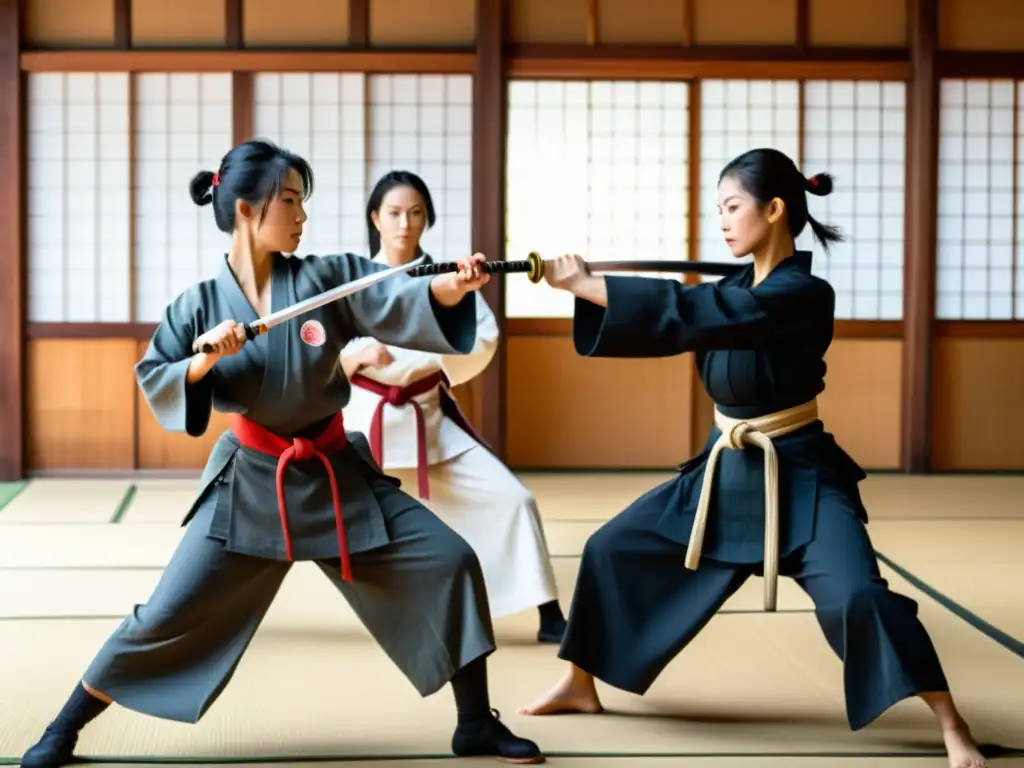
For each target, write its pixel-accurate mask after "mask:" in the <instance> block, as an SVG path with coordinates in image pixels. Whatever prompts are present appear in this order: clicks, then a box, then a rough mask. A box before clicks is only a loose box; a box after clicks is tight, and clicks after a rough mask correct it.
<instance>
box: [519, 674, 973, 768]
mask: <svg viewBox="0 0 1024 768" xmlns="http://www.w3.org/2000/svg"><path fill="white" fill-rule="evenodd" d="M602 709H603V707H602V706H601V700H600V699H599V698H598V697H597V687H596V686H595V685H594V678H593V677H591V676H590V675H588V674H587V673H586V672H584V671H583V670H581V669H579V668H577V667H573V668H572V669H570V670H569V672H567V673H566V675H565V677H563V678H562V679H561V680H559V681H558V685H556V686H555V687H554V688H552V689H551V690H550V691H549V692H548V694H547V695H546V696H544V697H543V698H540V699H538V700H537V701H535V702H534V703H533V704H530V705H528V706H525V707H520V708H519V710H518V711H519V714H520V715H557V714H569V713H578V714H584V715H596V714H599V713H600V712H601V711H602ZM958 768H959V767H958ZM971 768H973V766H971Z"/></svg>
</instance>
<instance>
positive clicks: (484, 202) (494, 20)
mask: <svg viewBox="0 0 1024 768" xmlns="http://www.w3.org/2000/svg"><path fill="white" fill-rule="evenodd" d="M508 18H509V8H508V0H476V69H475V71H474V73H473V176H472V178H473V195H472V198H473V211H472V216H473V232H472V239H473V250H474V252H480V253H484V254H487V258H489V259H503V258H505V132H506V124H507V121H508V76H507V72H508V70H507V67H506V63H505V40H506V27H507V24H508ZM484 298H486V299H487V302H488V304H489V305H490V307H491V310H492V311H493V312H494V317H495V319H496V320H497V323H498V329H499V332H500V333H501V344H499V345H498V351H497V352H496V353H495V355H494V360H493V361H492V362H491V364H490V365H489V366H488V367H487V370H485V371H484V373H483V375H482V376H481V377H480V378H479V379H478V381H480V382H481V385H480V390H479V397H478V398H474V399H478V400H480V401H481V406H480V408H479V411H478V412H479V420H478V421H477V423H478V424H479V428H480V430H481V432H482V434H483V438H484V440H486V441H487V443H488V445H489V446H490V447H491V450H492V451H494V452H495V454H496V455H497V456H498V457H499V458H501V459H502V460H504V459H505V456H506V430H505V362H506V359H507V355H506V349H507V346H508V338H507V337H506V335H505V280H504V276H500V277H499V276H496V277H495V278H493V279H492V280H491V281H490V283H488V284H487V286H486V287H485V288H484Z"/></svg>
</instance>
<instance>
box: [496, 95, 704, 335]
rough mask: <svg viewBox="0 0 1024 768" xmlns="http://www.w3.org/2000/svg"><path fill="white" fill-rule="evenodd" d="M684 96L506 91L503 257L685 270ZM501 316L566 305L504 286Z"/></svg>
mask: <svg viewBox="0 0 1024 768" xmlns="http://www.w3.org/2000/svg"><path fill="white" fill-rule="evenodd" d="M688 89H689V86H688V85H687V84H685V83H671V82H621V81H616V82H603V81H593V82H572V81H567V82H560V81H549V80H544V81H531V80H517V81H513V82H512V83H510V85H509V136H508V160H507V163H508V165H507V168H508V171H507V172H508V191H507V206H508V219H507V233H508V237H507V246H506V256H505V257H506V258H507V259H510V260H512V259H523V258H525V257H526V254H527V253H529V252H530V251H532V250H536V251H539V252H541V253H542V254H544V255H545V256H549V257H550V256H554V255H558V254H561V253H579V254H581V255H584V256H585V257H586V258H589V259H594V260H601V259H613V258H614V259H629V258H637V259H666V260H667V259H686V258H687V241H686V231H687V215H688V205H687V203H688V198H687V183H686V182H687V178H688V171H687V167H688V161H689V158H688V155H687V149H688V134H687V126H688V110H689V90H688ZM506 313H507V315H508V316H509V317H571V316H572V297H571V296H569V295H568V294H566V293H564V292H560V291H554V290H552V289H550V288H548V286H547V285H544V284H541V285H532V284H531V283H529V281H528V280H527V278H526V276H525V275H509V277H508V278H507V283H506Z"/></svg>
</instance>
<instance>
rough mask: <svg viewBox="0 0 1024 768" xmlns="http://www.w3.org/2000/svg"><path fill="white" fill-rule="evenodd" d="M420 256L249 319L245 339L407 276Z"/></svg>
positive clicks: (420, 263) (206, 347)
mask: <svg viewBox="0 0 1024 768" xmlns="http://www.w3.org/2000/svg"><path fill="white" fill-rule="evenodd" d="M424 258H425V257H424V256H420V257H419V258H418V259H413V260H412V261H410V262H408V263H406V264H399V265H398V266H397V267H390V268H388V269H383V270H381V271H379V272H373V273H371V274H369V275H364V276H363V277H360V278H357V279H355V280H350V281H349V282H347V283H344V284H342V285H339V286H337V287H335V288H331V289H330V290H327V291H324V292H323V293H320V294H317V295H316V296H312V297H310V298H308V299H304V300H303V301H300V302H298V303H296V304H292V305H291V306H290V307H285V308H284V309H282V310H279V311H277V312H274V313H272V314H269V315H267V316H266V317H261V318H260V319H259V320H253V321H252V322H251V323H249V324H248V325H246V326H245V340H246V341H252V340H253V339H255V338H256V337H257V336H260V335H262V334H264V333H266V332H267V331H269V330H270V329H271V328H274V327H276V326H278V325H281V324H282V323H287V322H288V321H289V320H291V319H292V318H295V317H298V316H299V315H304V314H305V313H307V312H311V311H312V310H314V309H319V308H320V307H322V306H324V305H325V304H330V303H331V302H332V301H337V300H338V299H343V298H345V297H346V296H351V295H352V294H353V293H358V292H359V291H361V290H363V289H365V288H369V287H370V286H371V285H376V284H377V283H380V282H383V281H384V280H387V279H388V278H390V277H394V276H395V275H400V274H403V273H410V272H412V271H414V270H416V269H420V268H421V267H422V266H429V265H423V260H424ZM457 269H458V265H455V269H449V270H445V271H446V272H455V271H457ZM202 351H203V352H207V353H209V352H213V347H211V346H210V345H209V344H203V347H202Z"/></svg>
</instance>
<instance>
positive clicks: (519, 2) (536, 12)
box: [512, 0, 589, 43]
mask: <svg viewBox="0 0 1024 768" xmlns="http://www.w3.org/2000/svg"><path fill="white" fill-rule="evenodd" d="M587 6H588V0H557V1H556V2H552V0H512V39H513V40H514V41H515V42H517V43H585V42H587V28H588V24H589V22H588V19H589V15H588V10H587Z"/></svg>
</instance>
